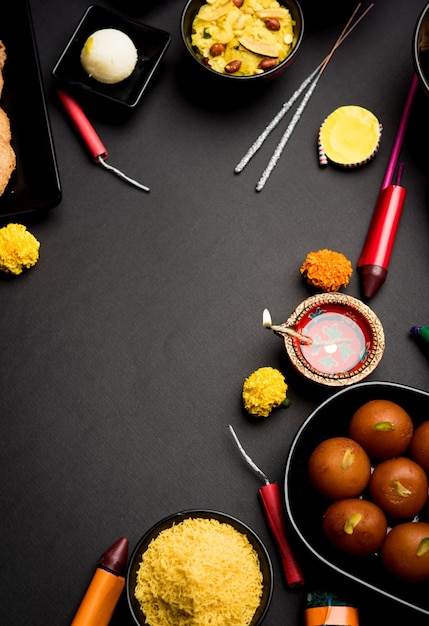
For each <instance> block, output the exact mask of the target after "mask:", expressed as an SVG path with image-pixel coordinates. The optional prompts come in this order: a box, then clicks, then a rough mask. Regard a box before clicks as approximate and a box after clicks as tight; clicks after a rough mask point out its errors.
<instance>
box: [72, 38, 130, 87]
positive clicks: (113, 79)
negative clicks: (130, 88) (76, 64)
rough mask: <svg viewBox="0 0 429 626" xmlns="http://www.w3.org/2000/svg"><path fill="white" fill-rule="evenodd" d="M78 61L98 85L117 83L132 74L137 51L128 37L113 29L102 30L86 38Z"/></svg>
mask: <svg viewBox="0 0 429 626" xmlns="http://www.w3.org/2000/svg"><path fill="white" fill-rule="evenodd" d="M80 61H81V63H82V66H83V68H84V70H85V71H86V72H87V73H88V75H89V76H92V78H95V80H98V81H99V82H100V83H108V84H113V83H119V82H120V81H121V80H124V79H125V78H128V76H130V74H132V72H133V70H134V68H135V66H136V63H137V50H136V47H135V46H134V44H133V42H132V40H131V39H130V37H128V35H126V34H125V33H123V32H122V31H120V30H116V29H115V28H104V29H102V30H97V31H96V32H95V33H93V34H92V35H90V36H89V37H88V39H87V40H86V42H85V45H84V46H83V48H82V52H81V54H80Z"/></svg>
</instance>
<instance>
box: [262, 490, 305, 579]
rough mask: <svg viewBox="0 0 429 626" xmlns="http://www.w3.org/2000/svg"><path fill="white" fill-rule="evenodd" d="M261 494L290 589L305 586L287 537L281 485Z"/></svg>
mask: <svg viewBox="0 0 429 626" xmlns="http://www.w3.org/2000/svg"><path fill="white" fill-rule="evenodd" d="M259 493H260V495H261V498H262V503H263V505H264V511H265V515H266V517H267V520H268V523H269V525H270V528H271V531H272V533H273V535H274V537H275V539H276V541H277V544H278V547H279V549H280V555H281V559H282V564H283V569H284V572H285V576H286V582H287V583H288V585H289V587H300V586H301V585H303V584H304V577H303V575H302V572H301V569H300V567H299V565H298V563H297V561H296V559H295V556H294V554H293V552H292V548H291V546H290V544H289V541H288V539H287V537H286V531H285V515H284V511H283V502H282V497H281V493H280V488H279V485H278V483H270V484H269V485H264V486H263V487H261V488H260V489H259Z"/></svg>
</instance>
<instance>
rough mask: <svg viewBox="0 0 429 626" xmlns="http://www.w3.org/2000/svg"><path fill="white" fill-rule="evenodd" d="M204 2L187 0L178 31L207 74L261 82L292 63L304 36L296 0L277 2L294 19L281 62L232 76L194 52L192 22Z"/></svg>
mask: <svg viewBox="0 0 429 626" xmlns="http://www.w3.org/2000/svg"><path fill="white" fill-rule="evenodd" d="M205 2H206V0H188V2H187V3H186V5H185V7H184V9H183V11H182V16H181V20H180V31H181V34H182V39H183V42H184V44H185V47H186V49H187V51H188V52H189V54H190V56H191V58H192V59H194V61H195V62H196V63H197V64H198V66H199V67H200V68H202V69H203V70H205V72H206V73H207V74H213V75H214V76H218V77H220V78H222V79H225V80H229V81H232V82H245V83H249V82H251V83H254V82H262V81H267V80H271V79H273V78H276V77H278V76H280V74H282V73H283V72H284V70H285V69H286V68H287V67H289V65H290V64H291V63H292V61H293V59H294V58H295V56H296V54H297V52H298V49H299V47H300V45H301V42H302V39H303V36H304V14H303V12H302V8H301V5H300V4H299V2H297V0H279V4H281V5H282V6H284V7H286V8H287V9H289V12H290V14H291V16H292V19H293V20H294V21H295V36H294V40H293V42H292V50H291V52H290V53H289V55H288V56H287V57H286V58H285V59H284V60H283V61H282V62H281V63H279V64H278V65H276V66H275V67H273V68H272V69H270V70H267V71H265V72H263V73H262V74H255V75H253V76H234V75H233V74H222V73H221V72H217V71H215V70H213V69H212V68H211V67H209V66H208V65H206V64H205V63H204V62H203V61H202V60H201V59H200V58H199V57H198V55H197V54H196V52H195V50H194V48H193V46H192V41H191V37H192V23H193V21H194V19H195V16H196V15H197V13H198V11H199V9H200V7H201V6H202V5H203V4H205Z"/></svg>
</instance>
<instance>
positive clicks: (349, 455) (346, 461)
mask: <svg viewBox="0 0 429 626" xmlns="http://www.w3.org/2000/svg"><path fill="white" fill-rule="evenodd" d="M354 462H355V455H354V452H353V451H352V450H350V449H348V450H346V451H345V452H344V456H343V458H342V459H341V469H344V470H346V469H348V468H349V467H351V466H352V465H353V463H354Z"/></svg>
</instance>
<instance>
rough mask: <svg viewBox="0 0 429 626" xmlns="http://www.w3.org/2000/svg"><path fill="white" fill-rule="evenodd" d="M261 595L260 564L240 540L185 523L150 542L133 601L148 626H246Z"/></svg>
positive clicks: (204, 522)
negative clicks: (136, 603) (137, 603)
mask: <svg viewBox="0 0 429 626" xmlns="http://www.w3.org/2000/svg"><path fill="white" fill-rule="evenodd" d="M261 596H262V573H261V570H260V564H259V559H258V555H257V553H256V551H255V550H254V548H253V546H252V545H251V544H250V543H249V540H248V539H247V537H246V536H245V535H243V534H242V533H240V532H239V531H238V530H236V529H235V528H233V527H232V526H230V525H229V524H226V523H221V522H219V521H218V520H216V519H212V518H210V519H206V518H193V519H192V518H187V519H184V520H183V521H182V522H180V523H179V524H176V525H174V526H172V527H170V528H167V529H165V530H163V531H162V532H161V533H160V534H159V535H158V536H157V537H155V538H154V539H152V541H151V542H150V544H149V546H148V548H147V550H146V551H145V552H144V554H143V556H142V561H141V563H140V567H139V570H138V572H137V585H136V589H135V597H136V599H137V600H138V602H139V604H140V606H141V609H142V611H143V613H144V615H145V618H146V623H147V624H149V625H150V626H214V625H216V626H248V624H250V622H251V621H252V618H253V615H254V613H255V611H256V609H257V608H258V606H259V604H260V601H261Z"/></svg>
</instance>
